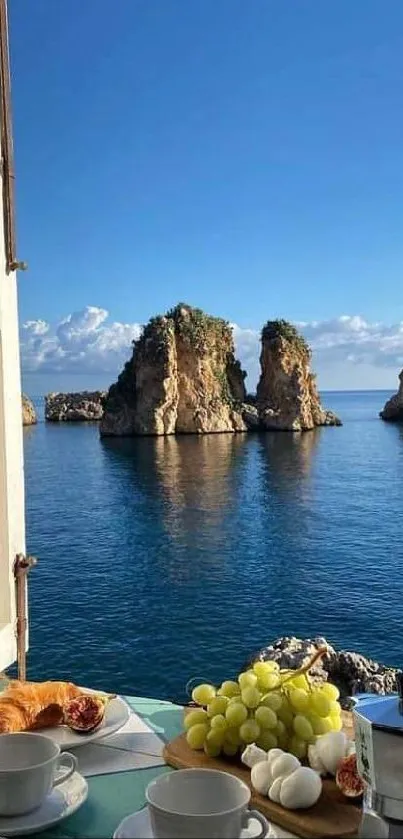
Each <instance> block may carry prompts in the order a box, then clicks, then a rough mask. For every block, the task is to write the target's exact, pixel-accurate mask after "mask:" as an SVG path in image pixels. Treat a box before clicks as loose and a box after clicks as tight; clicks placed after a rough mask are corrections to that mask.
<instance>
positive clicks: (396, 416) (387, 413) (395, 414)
mask: <svg viewBox="0 0 403 839" xmlns="http://www.w3.org/2000/svg"><path fill="white" fill-rule="evenodd" d="M399 382H400V384H399V390H398V392H397V393H395V395H394V396H392V397H391V399H388V401H387V402H386V404H385V407H384V409H383V411H381V412H380V414H379V416H380V417H381V419H383V420H386V421H387V422H403V370H402V371H401V373H400V375H399Z"/></svg>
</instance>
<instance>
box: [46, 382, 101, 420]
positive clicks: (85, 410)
mask: <svg viewBox="0 0 403 839" xmlns="http://www.w3.org/2000/svg"><path fill="white" fill-rule="evenodd" d="M105 396H106V392H105V391H102V390H95V391H92V392H90V391H87V390H85V391H83V392H82V393H48V394H47V396H45V419H46V420H47V422H88V421H93V420H100V419H101V418H102V416H103V412H104V407H103V405H104V399H105Z"/></svg>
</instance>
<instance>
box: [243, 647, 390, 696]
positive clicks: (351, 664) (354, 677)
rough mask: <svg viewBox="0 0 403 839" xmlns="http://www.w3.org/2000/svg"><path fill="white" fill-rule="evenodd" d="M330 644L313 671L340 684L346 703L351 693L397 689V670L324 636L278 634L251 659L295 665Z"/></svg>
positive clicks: (385, 691)
mask: <svg viewBox="0 0 403 839" xmlns="http://www.w3.org/2000/svg"><path fill="white" fill-rule="evenodd" d="M324 645H326V646H327V647H328V653H327V655H326V656H324V658H323V659H322V662H321V664H319V665H318V666H317V667H316V668H313V670H312V675H313V676H317V677H318V678H319V679H321V680H323V679H325V680H327V679H329V681H330V682H333V684H335V685H337V687H338V688H339V690H340V697H341V700H342V704H343V706H344V707H349V704H350V703H349V702H348V697H350V696H354V694H356V693H378V694H382V695H383V694H386V693H393V692H394V691H396V690H397V685H396V673H397V672H399V671H398V670H396V669H394V668H392V667H386V666H384V665H383V664H378V663H377V662H376V661H372V659H369V658H365V656H363V655H360V654H359V653H351V652H346V651H345V650H341V651H339V652H337V651H336V650H335V649H334V647H332V646H331V645H330V644H328V643H327V641H326V639H325V638H313V639H312V640H311V639H310V638H308V639H306V640H301V639H300V638H293V637H292V638H287V637H284V638H279V639H278V640H277V641H274V643H273V644H270V645H269V646H268V647H265V648H264V649H263V650H261V651H260V652H259V653H257V654H256V655H254V656H252V658H251V661H256V660H257V659H260V660H261V661H266V660H273V661H277V662H278V663H279V665H280V667H284V668H288V667H289V668H290V669H295V668H297V667H301V666H302V665H303V664H305V663H306V662H307V661H308V659H309V658H310V657H311V656H312V655H313V653H314V652H315V651H316V650H317V649H318V648H319V647H321V646H324Z"/></svg>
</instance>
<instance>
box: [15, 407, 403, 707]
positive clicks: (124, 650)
mask: <svg viewBox="0 0 403 839" xmlns="http://www.w3.org/2000/svg"><path fill="white" fill-rule="evenodd" d="M387 396H388V394H386V393H385V394H384V393H380V392H367V393H365V392H360V393H337V394H335V393H333V394H328V395H327V397H326V400H325V401H326V404H327V405H328V407H329V408H332V409H334V410H335V411H337V413H338V414H339V415H340V416H341V417H342V419H343V420H344V423H345V424H344V426H343V428H340V429H338V428H335V429H333V428H329V429H320V430H318V431H316V432H310V433H308V434H305V435H301V436H295V435H294V436H293V435H292V434H275V433H268V434H265V435H249V436H248V435H230V434H228V435H225V434H222V435H211V436H206V437H202V438H198V437H182V438H171V437H169V438H165V439H151V438H149V439H133V440H127V439H126V440H125V439H122V440H110V439H109V440H104V441H101V440H100V439H99V435H98V427H97V426H96V425H94V426H92V425H86V424H83V425H74V424H71V425H52V424H48V425H45V424H44V423H40V424H39V425H38V426H37V427H33V428H27V429H25V430H24V437H25V458H26V484H27V539H28V548H29V550H30V551H31V552H32V553H34V554H35V555H37V556H38V557H39V560H40V561H39V564H38V566H37V568H36V569H35V571H34V572H32V575H31V585H30V609H31V611H30V619H31V652H30V655H29V676H31V677H32V678H45V677H53V678H59V677H60V678H69V679H72V680H74V681H77V682H79V683H85V684H89V685H93V686H94V687H100V688H104V689H106V690H118V691H121V692H127V693H134V694H148V695H150V696H154V695H155V696H157V695H159V696H163V697H165V698H170V699H175V698H181V697H182V696H183V689H184V685H185V683H186V681H187V680H188V679H189V678H190V677H191V676H198V675H201V676H203V677H206V678H209V679H212V680H218V679H221V678H224V677H227V678H228V677H230V676H231V675H232V674H233V673H234V672H235V671H237V669H238V668H239V667H240V666H241V664H242V663H243V661H244V659H245V658H246V657H247V656H248V655H249V654H250V653H252V652H253V651H254V650H256V649H258V648H259V647H260V646H261V645H264V644H266V643H268V642H270V641H271V640H273V639H275V638H276V637H277V636H279V635H285V634H296V635H300V636H309V635H311V636H312V635H315V634H321V635H325V636H326V637H327V638H328V640H329V641H331V642H334V643H335V644H336V645H341V646H343V647H345V648H350V649H354V650H360V651H362V652H363V653H365V654H371V655H372V656H374V657H378V658H379V659H381V660H383V661H385V662H390V663H396V664H400V665H402V664H403V649H402V648H403V608H402V604H403V538H402V511H403V427H400V428H399V427H397V426H393V425H387V424H385V423H382V422H381V421H380V420H379V419H378V418H377V414H378V411H379V409H380V408H381V407H382V405H383V403H384V401H385V399H386V397H387Z"/></svg>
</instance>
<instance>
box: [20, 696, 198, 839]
mask: <svg viewBox="0 0 403 839" xmlns="http://www.w3.org/2000/svg"><path fill="white" fill-rule="evenodd" d="M125 699H126V701H127V702H128V704H129V705H130V706H131V708H133V710H134V711H136V713H137V714H138V715H139V716H140V717H142V718H143V719H144V721H145V723H147V725H148V726H149V727H150V728H151V729H153V731H155V732H156V733H157V734H158V736H159V737H160V738H161V739H162V740H164V741H165V742H168V741H169V740H172V739H173V738H174V737H176V736H177V735H178V734H180V733H181V730H182V717H183V708H182V707H180V706H178V705H172V704H171V703H170V702H162V701H161V700H158V699H144V698H141V697H125ZM170 771H172V770H171V769H169V767H168V766H158V767H153V768H151V769H149V768H148V769H137V770H134V771H127V772H118V773H116V774H111V775H97V776H95V777H93V778H88V779H87V780H88V787H89V793H88V799H87V801H86V802H85V804H83V806H82V807H81V808H80V809H79V810H78V811H77V813H75V814H74V816H70V818H68V819H66V820H65V821H63V822H61V823H60V826H59V827H54V828H50V829H49V830H47V831H45V832H44V833H41V834H40V839H111V837H112V836H113V833H114V831H115V830H116V828H117V826H118V824H119V822H121V821H122V819H124V818H125V816H128V815H129V814H130V813H134V812H135V811H137V810H141V808H142V807H144V805H145V789H146V787H147V785H148V784H149V783H150V781H152V779H153V778H156V777H157V776H158V775H161V774H163V773H164V772H170ZM36 836H37V839H39V834H37V835H36Z"/></svg>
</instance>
